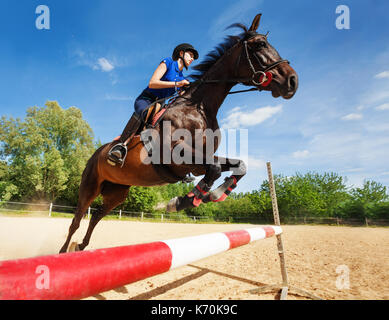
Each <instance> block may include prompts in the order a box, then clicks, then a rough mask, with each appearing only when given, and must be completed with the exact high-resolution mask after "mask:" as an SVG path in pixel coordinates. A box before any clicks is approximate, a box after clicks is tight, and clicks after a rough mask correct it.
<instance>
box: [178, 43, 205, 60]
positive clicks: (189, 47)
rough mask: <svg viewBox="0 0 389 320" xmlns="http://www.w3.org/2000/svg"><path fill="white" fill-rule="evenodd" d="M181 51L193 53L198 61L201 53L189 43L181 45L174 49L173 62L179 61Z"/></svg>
mask: <svg viewBox="0 0 389 320" xmlns="http://www.w3.org/2000/svg"><path fill="white" fill-rule="evenodd" d="M180 51H191V52H192V53H193V54H194V59H195V60H196V59H198V57H199V53H198V52H197V50H196V49H195V48H193V46H192V45H191V44H189V43H181V44H179V45H178V46H177V47H175V48H174V51H173V54H172V58H173V60H178V58H179V56H180Z"/></svg>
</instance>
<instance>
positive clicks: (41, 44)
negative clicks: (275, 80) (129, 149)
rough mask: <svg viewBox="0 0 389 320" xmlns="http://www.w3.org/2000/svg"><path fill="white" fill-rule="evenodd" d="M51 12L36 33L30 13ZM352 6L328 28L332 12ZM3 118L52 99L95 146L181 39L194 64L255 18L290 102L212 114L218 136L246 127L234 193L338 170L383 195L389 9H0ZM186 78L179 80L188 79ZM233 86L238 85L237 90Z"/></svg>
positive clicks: (145, 5)
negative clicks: (289, 81) (286, 63)
mask: <svg viewBox="0 0 389 320" xmlns="http://www.w3.org/2000/svg"><path fill="white" fill-rule="evenodd" d="M42 4H43V5H47V6H48V7H49V9H50V30H38V29H37V28H36V27H35V20H36V18H37V17H38V15H37V14H35V9H36V7H37V6H38V5H42ZM338 5H347V6H348V7H349V9H350V18H351V20H350V23H351V24H350V27H351V28H350V29H349V30H338V29H337V28H336V26H335V21H336V18H337V17H338V14H336V12H335V10H336V7H337V6H338ZM2 12H3V14H2V17H1V19H0V36H1V45H0V48H1V49H0V70H1V71H0V88H1V89H0V97H1V99H0V109H1V115H4V116H7V117H11V116H12V117H14V118H16V117H20V118H24V116H25V112H26V109H27V108H28V107H30V106H34V105H36V106H43V105H44V104H45V102H46V101H48V100H56V101H58V103H59V104H60V105H61V106H62V107H63V108H69V107H70V106H76V107H78V108H79V109H81V110H82V112H83V116H84V118H85V120H86V121H87V122H88V123H89V124H90V126H91V127H92V129H93V131H94V134H95V138H96V139H100V140H101V141H102V142H103V143H105V142H109V141H111V140H112V139H113V138H114V137H116V136H117V135H118V134H120V133H121V130H122V129H123V127H124V125H125V123H126V122H127V120H128V118H129V116H130V115H131V114H132V112H133V102H134V98H136V97H137V96H138V94H139V93H140V92H141V90H142V89H143V88H144V87H145V86H146V84H147V82H148V80H149V78H150V77H151V75H152V72H153V71H154V69H155V68H156V66H157V65H158V63H159V62H160V61H161V59H162V58H164V57H166V56H170V55H171V51H172V49H173V48H174V47H175V45H177V44H178V43H181V42H190V43H192V44H193V45H194V46H195V47H196V48H197V49H198V51H199V53H200V59H199V60H198V61H201V59H202V57H204V56H205V55H206V54H207V53H208V52H209V51H211V50H212V49H213V48H214V47H215V46H216V45H217V44H219V43H220V42H222V41H223V38H224V37H225V36H226V35H228V34H233V33H236V32H237V31H235V30H227V31H225V30H224V29H225V28H226V27H227V26H229V25H230V24H232V23H235V22H242V23H244V24H246V25H250V23H251V21H252V19H253V18H254V16H255V15H256V14H257V13H260V12H261V13H262V14H263V15H262V19H261V24H260V27H259V31H260V32H262V33H266V32H267V31H270V35H269V38H268V39H269V42H270V43H271V44H272V45H273V46H274V47H275V48H276V49H277V50H278V52H279V53H280V55H281V56H282V57H283V58H285V59H288V60H290V62H291V65H292V66H293V68H294V69H295V70H296V71H297V73H298V75H299V82H300V85H299V90H298V92H297V93H296V95H295V97H294V98H293V99H291V100H283V99H282V98H278V99H274V98H273V97H272V96H271V95H270V94H269V93H267V92H263V93H246V94H240V95H232V96H229V97H228V98H227V99H226V100H225V102H224V104H223V106H222V108H221V109H220V113H219V115H218V118H219V122H220V124H221V125H223V126H224V127H225V128H228V127H236V128H240V129H243V128H244V129H247V130H248V140H249V150H248V156H249V158H248V167H249V171H248V174H247V176H246V177H245V178H244V179H242V180H241V182H240V183H239V186H238V188H237V189H236V191H237V192H240V191H242V192H245V191H250V190H252V189H256V188H258V187H259V185H260V183H261V182H262V180H263V179H265V178H266V167H265V163H266V161H271V162H272V166H273V173H282V174H284V175H287V176H288V175H293V174H294V173H296V172H301V173H305V172H308V171H316V172H319V173H323V172H329V171H332V172H337V173H338V174H340V175H342V176H345V177H347V178H348V184H349V185H350V186H351V185H353V186H358V185H361V183H362V182H363V180H364V179H373V180H375V181H378V182H381V183H383V184H384V185H386V186H389V168H388V165H387V163H388V158H389V134H388V133H389V121H388V120H389V41H388V39H389V20H388V19H387V13H388V12H389V2H388V1H386V0H370V1H367V0H366V1H362V0H360V1H358V0H354V1H346V0H344V1H334V0H327V1H309V0H296V1H293V2H292V1H274V0H273V1H270V0H255V1H253V0H242V1H231V0H223V1H219V0H217V1H216V0H213V1H204V0H197V1H189V2H185V1H175V0H174V1H168V2H162V1H154V0H149V1H124V0H122V1H119V0H110V1H107V0H95V1H93V2H92V1H87V0H78V1H73V0H68V1H54V0H41V1H34V0H20V1H10V0H3V1H2ZM189 73H190V72H186V74H187V75H188V74H189ZM238 88H239V87H237V89H238Z"/></svg>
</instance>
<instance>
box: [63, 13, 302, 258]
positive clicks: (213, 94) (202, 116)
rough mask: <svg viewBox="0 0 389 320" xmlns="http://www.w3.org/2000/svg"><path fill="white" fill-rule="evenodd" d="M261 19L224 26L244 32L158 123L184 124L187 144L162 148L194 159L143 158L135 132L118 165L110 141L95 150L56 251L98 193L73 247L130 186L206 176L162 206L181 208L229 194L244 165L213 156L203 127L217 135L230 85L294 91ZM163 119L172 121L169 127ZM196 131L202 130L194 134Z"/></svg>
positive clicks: (290, 73)
mask: <svg viewBox="0 0 389 320" xmlns="http://www.w3.org/2000/svg"><path fill="white" fill-rule="evenodd" d="M260 19H261V14H258V15H256V16H255V18H254V19H253V21H252V24H251V26H250V28H247V27H246V26H245V25H243V24H240V23H235V24H233V25H231V26H230V27H229V28H239V29H241V30H242V32H241V33H240V34H239V35H231V36H228V37H226V39H225V41H224V42H223V43H221V44H220V45H219V46H217V47H216V48H215V49H214V50H213V51H211V52H210V53H209V54H208V55H207V56H206V57H205V59H204V60H203V61H202V62H200V63H199V64H198V65H197V66H195V67H194V70H195V71H196V72H197V73H195V74H192V75H191V77H192V79H193V80H194V81H193V82H191V84H190V85H189V86H188V87H187V88H185V90H184V92H183V94H181V95H178V96H177V97H176V98H175V99H174V101H173V102H171V103H170V104H169V107H168V108H167V109H166V112H165V114H164V118H163V120H162V121H161V122H160V123H159V124H158V125H157V126H156V127H155V130H154V131H155V132H156V133H157V134H159V137H166V136H168V135H169V134H170V135H174V133H176V132H178V130H182V129H185V130H186V131H187V132H189V133H190V135H191V139H192V140H189V142H192V144H188V143H184V142H185V141H184V140H183V139H182V138H181V139H177V140H175V141H173V140H168V142H167V145H168V147H169V148H168V151H169V152H172V150H173V149H176V150H177V149H178V150H180V152H179V153H180V154H181V153H182V152H184V153H185V152H186V154H188V153H189V154H190V160H191V161H186V162H183V163H174V162H171V161H170V162H167V163H151V162H150V161H146V159H147V157H148V156H149V154H148V152H147V150H146V148H145V144H144V141H142V139H141V135H136V136H134V137H133V139H132V140H131V141H130V143H129V144H128V146H127V148H128V152H127V156H126V158H125V161H124V162H123V166H122V167H119V166H112V165H110V164H108V163H107V153H108V151H109V150H110V148H111V147H112V146H113V144H114V143H115V141H112V142H110V143H107V144H105V145H103V146H101V147H100V148H98V149H97V150H96V151H95V153H94V154H93V155H92V156H91V158H90V159H89V160H88V161H87V164H86V167H85V169H84V171H83V173H82V177H81V183H80V188H79V198H78V203H77V208H76V211H75V214H74V218H73V220H72V222H71V225H70V227H69V233H68V236H67V239H66V241H65V243H64V245H63V246H62V248H61V249H60V253H64V252H66V251H67V248H68V246H69V243H70V240H71V237H72V235H73V234H74V232H75V231H76V230H77V229H78V228H79V225H80V221H81V219H82V218H83V216H84V215H85V213H86V211H87V209H88V207H89V206H90V204H91V203H92V201H93V200H94V199H95V198H96V197H97V196H98V195H100V194H101V195H102V198H103V204H102V205H101V206H99V208H98V210H97V211H96V212H94V213H92V216H91V219H90V222H89V226H88V229H87V232H86V234H85V237H84V239H83V241H82V243H81V244H78V248H77V250H84V249H85V247H86V246H87V245H88V244H89V241H90V238H91V235H92V232H93V229H94V228H95V226H96V225H97V223H98V222H99V221H100V220H101V219H102V218H103V217H104V216H105V215H107V214H108V213H109V212H110V211H111V210H113V209H114V208H115V207H117V206H119V205H120V204H122V203H123V202H124V200H125V199H126V197H127V194H128V192H129V188H130V187H131V186H146V187H147V186H160V185H166V184H168V183H176V182H178V181H183V180H184V181H185V177H186V176H187V175H188V174H192V175H194V176H202V175H204V177H203V178H202V179H201V180H200V181H199V182H198V183H197V185H196V186H195V187H194V188H193V189H192V191H191V192H189V193H188V194H187V195H185V196H182V197H175V198H173V199H172V200H170V202H169V203H168V205H167V211H168V212H173V211H180V210H183V209H186V208H193V207H197V206H199V205H200V204H201V203H207V202H209V201H214V202H218V201H223V200H225V199H226V197H227V196H228V195H229V194H230V192H231V191H232V190H233V189H234V188H235V187H236V185H237V183H238V181H239V180H240V179H241V178H242V177H243V176H244V175H245V174H246V165H245V163H244V162H243V161H242V160H240V159H231V158H227V157H225V158H223V157H219V156H215V155H214V153H215V152H216V150H217V148H218V146H219V143H220V136H219V135H217V134H216V135H207V134H205V132H207V131H208V132H218V130H219V125H218V121H217V113H218V110H219V108H220V106H221V105H222V104H223V101H224V100H225V98H226V97H227V95H228V94H229V93H230V90H231V89H232V88H233V87H234V86H235V85H237V84H242V85H244V86H248V87H252V88H251V89H249V90H256V91H263V90H265V91H270V92H271V94H272V96H273V97H274V98H277V97H282V98H284V99H291V98H292V97H293V96H294V94H295V93H296V91H297V88H298V76H297V73H296V72H295V70H294V69H293V68H292V67H291V66H290V64H289V61H287V60H284V59H282V58H281V57H280V55H279V54H278V52H277V50H276V49H275V48H274V47H273V46H272V45H271V44H270V43H269V42H268V39H267V38H268V34H266V35H264V34H260V33H257V29H258V26H259V23H260ZM249 90H247V91H249ZM165 123H168V124H169V127H168V128H166V127H167V126H165V125H164V124H165ZM199 130H200V131H199ZM168 131H170V132H168ZM199 132H200V133H201V132H203V133H202V134H200V135H199ZM196 141H197V142H196ZM199 141H200V143H199ZM186 142H188V141H186ZM208 142H212V143H211V145H213V147H212V148H211V151H210V149H209V148H207V143H208ZM196 143H197V144H196ZM164 145H165V146H166V144H164ZM193 146H195V147H193ZM164 152H166V151H164ZM161 157H162V156H161ZM225 171H233V175H231V176H229V177H227V178H226V179H225V181H224V183H222V184H221V185H220V186H219V187H218V188H216V189H215V190H212V191H211V188H212V186H213V183H214V182H215V181H216V180H217V179H218V178H219V177H220V176H221V174H222V172H225Z"/></svg>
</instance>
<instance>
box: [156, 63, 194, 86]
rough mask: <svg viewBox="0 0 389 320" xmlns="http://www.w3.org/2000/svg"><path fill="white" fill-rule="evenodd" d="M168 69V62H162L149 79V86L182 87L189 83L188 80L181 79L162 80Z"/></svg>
mask: <svg viewBox="0 0 389 320" xmlns="http://www.w3.org/2000/svg"><path fill="white" fill-rule="evenodd" d="M166 71H167V67H166V64H165V63H164V62H161V63H160V64H159V66H158V67H157V69H155V71H154V73H153V76H152V77H151V79H150V81H149V88H150V89H164V88H174V87H179V88H180V87H182V86H185V85H188V84H189V81H188V80H181V81H177V82H174V81H161V78H162V77H163V75H164V74H165V72H166Z"/></svg>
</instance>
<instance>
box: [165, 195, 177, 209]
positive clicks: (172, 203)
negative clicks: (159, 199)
mask: <svg viewBox="0 0 389 320" xmlns="http://www.w3.org/2000/svg"><path fill="white" fill-rule="evenodd" d="M177 202H178V197H175V198H173V199H171V200H170V201H169V203H168V204H167V206H166V211H167V212H177Z"/></svg>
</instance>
